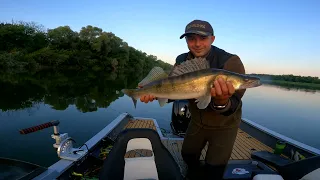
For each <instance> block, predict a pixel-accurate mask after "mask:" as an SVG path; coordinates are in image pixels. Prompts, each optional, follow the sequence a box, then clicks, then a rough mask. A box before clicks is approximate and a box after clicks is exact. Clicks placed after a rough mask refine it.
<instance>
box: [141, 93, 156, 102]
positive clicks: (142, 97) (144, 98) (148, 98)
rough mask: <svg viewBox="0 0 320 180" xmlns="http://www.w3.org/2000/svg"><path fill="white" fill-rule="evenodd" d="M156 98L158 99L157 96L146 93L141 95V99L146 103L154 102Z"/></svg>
mask: <svg viewBox="0 0 320 180" xmlns="http://www.w3.org/2000/svg"><path fill="white" fill-rule="evenodd" d="M154 99H156V97H154V96H152V95H145V96H141V97H140V101H141V102H144V103H148V102H152V101H153V100H154Z"/></svg>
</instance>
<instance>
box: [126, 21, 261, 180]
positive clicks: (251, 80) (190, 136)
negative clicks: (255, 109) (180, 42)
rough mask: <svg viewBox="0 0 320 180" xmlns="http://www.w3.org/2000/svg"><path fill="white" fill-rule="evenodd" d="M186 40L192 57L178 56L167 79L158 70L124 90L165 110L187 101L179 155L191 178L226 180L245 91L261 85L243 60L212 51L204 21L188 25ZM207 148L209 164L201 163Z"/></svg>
mask: <svg viewBox="0 0 320 180" xmlns="http://www.w3.org/2000/svg"><path fill="white" fill-rule="evenodd" d="M182 38H185V40H186V42H187V46H188V49H189V52H187V53H183V54H180V55H179V56H177V58H176V63H175V65H174V67H173V69H172V71H171V73H170V74H169V75H166V74H165V73H164V72H163V71H161V68H160V69H159V68H158V69H157V68H154V69H153V70H151V71H150V73H149V75H148V76H147V77H146V78H145V79H144V80H142V81H141V82H140V83H139V86H140V88H139V89H135V90H123V91H122V92H124V93H125V94H126V95H128V96H130V97H132V100H133V101H134V104H135V106H136V101H137V99H140V101H141V102H145V103H148V102H151V101H153V100H155V99H157V100H158V101H159V104H160V105H161V106H163V105H164V104H165V103H168V102H172V101H173V100H177V99H187V100H188V101H189V110H190V112H191V121H190V124H189V126H188V129H187V132H186V135H185V138H184V142H183V145H182V150H181V154H182V157H183V159H184V161H185V162H186V164H187V165H188V172H187V178H188V179H222V177H223V173H224V170H225V167H226V165H227V163H228V160H229V159H230V156H231V153H232V149H233V145H234V142H235V139H236V135H237V130H238V127H239V124H240V121H241V114H242V100H241V99H242V97H243V95H244V93H245V90H246V88H253V87H257V86H259V85H260V81H259V79H258V78H256V77H251V76H249V75H245V68H244V65H243V63H242V61H241V59H240V58H239V57H238V56H237V55H234V54H231V53H228V52H226V51H224V50H223V49H220V48H218V47H216V46H213V45H212V44H213V42H214V40H215V35H214V31H213V28H212V26H211V25H210V24H209V23H208V22H206V21H202V20H194V21H192V22H190V23H189V24H188V25H187V26H186V28H185V33H184V34H182V35H181V36H180V39H182ZM207 142H208V143H209V146H208V150H207V153H206V157H205V165H204V166H202V165H201V164H200V161H199V158H200V155H201V151H202V149H203V148H204V147H205V145H206V143H207Z"/></svg>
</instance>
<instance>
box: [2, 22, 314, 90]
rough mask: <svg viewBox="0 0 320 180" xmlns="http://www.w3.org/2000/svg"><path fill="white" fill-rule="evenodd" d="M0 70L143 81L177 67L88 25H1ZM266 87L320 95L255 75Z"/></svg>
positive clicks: (300, 80) (300, 81) (302, 82)
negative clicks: (156, 72) (156, 70)
mask: <svg viewBox="0 0 320 180" xmlns="http://www.w3.org/2000/svg"><path fill="white" fill-rule="evenodd" d="M0 41H1V42H2V43H1V44H0V71H1V72H2V73H6V74H11V75H15V74H21V73H22V74H23V73H30V74H35V73H36V72H39V71H44V70H49V71H52V70H53V71H57V72H64V71H73V70H76V71H92V72H100V73H111V72H113V73H114V72H117V73H126V74H134V75H135V77H140V78H141V77H143V76H145V75H146V74H147V73H148V72H149V71H150V70H151V68H153V67H154V66H159V67H162V68H163V69H164V70H165V71H166V72H169V71H170V70H171V68H172V67H173V65H171V64H169V63H166V62H164V61H162V60H160V59H158V58H157V57H156V56H154V55H148V54H146V53H145V52H142V51H140V50H137V49H135V48H134V47H131V46H129V45H128V44H127V43H126V42H125V41H124V40H122V39H121V38H120V37H117V36H116V35H115V34H113V33H112V32H105V31H103V30H102V29H101V28H99V27H94V26H91V25H87V26H85V27H82V28H81V30H80V31H79V32H77V31H73V30H72V29H71V28H70V27H69V26H59V27H57V28H53V29H46V28H44V26H42V25H39V24H37V23H34V22H22V21H19V22H12V23H0ZM251 75H255V76H258V77H260V78H261V80H262V82H263V83H265V84H274V85H279V86H295V87H300V88H311V89H317V90H320V79H319V78H318V77H311V76H297V75H270V74H251Z"/></svg>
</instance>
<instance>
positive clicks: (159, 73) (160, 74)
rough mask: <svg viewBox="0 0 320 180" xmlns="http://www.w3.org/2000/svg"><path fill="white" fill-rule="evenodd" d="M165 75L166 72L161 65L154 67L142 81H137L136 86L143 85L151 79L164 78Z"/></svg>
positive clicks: (166, 75) (151, 80)
mask: <svg viewBox="0 0 320 180" xmlns="http://www.w3.org/2000/svg"><path fill="white" fill-rule="evenodd" d="M167 77H168V74H167V73H165V72H164V70H163V69H162V68H161V67H154V68H152V69H151V70H150V72H149V74H148V75H147V76H146V77H145V78H144V79H142V81H140V82H139V83H138V86H139V87H143V86H145V85H146V84H149V83H151V82H153V81H156V80H160V79H164V78H167Z"/></svg>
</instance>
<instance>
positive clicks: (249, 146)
mask: <svg viewBox="0 0 320 180" xmlns="http://www.w3.org/2000/svg"><path fill="white" fill-rule="evenodd" d="M126 128H151V129H154V130H157V128H156V125H155V124H154V122H153V120H145V119H143V120H140V119H135V120H129V122H128V123H127V125H126V126H125V127H124V129H126ZM162 143H163V144H164V145H165V146H166V148H167V149H168V150H169V151H170V153H171V154H172V156H173V157H174V158H175V160H176V161H177V162H178V164H179V166H180V168H181V171H182V173H184V172H185V164H184V161H183V159H182V157H181V153H180V152H181V148H182V143H183V140H182V138H181V139H177V138H174V139H170V138H166V139H164V140H162ZM207 148H208V144H207V145H206V146H205V147H204V148H203V150H202V154H201V157H200V160H204V159H205V156H206V152H207ZM256 150H257V151H262V150H265V151H270V152H272V151H273V149H272V148H271V147H269V146H267V145H265V144H263V143H261V142H260V141H259V140H257V139H255V138H254V137H252V136H250V135H249V134H247V133H246V132H244V131H242V130H241V129H239V130H238V134H237V138H236V141H235V144H234V146H233V150H232V154H231V157H230V159H231V160H244V159H251V157H250V154H251V152H252V151H256ZM150 155H151V152H148V151H147V150H136V151H129V152H127V153H126V155H125V157H126V158H131V157H140V156H150Z"/></svg>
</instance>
